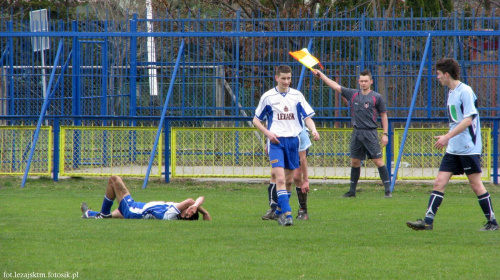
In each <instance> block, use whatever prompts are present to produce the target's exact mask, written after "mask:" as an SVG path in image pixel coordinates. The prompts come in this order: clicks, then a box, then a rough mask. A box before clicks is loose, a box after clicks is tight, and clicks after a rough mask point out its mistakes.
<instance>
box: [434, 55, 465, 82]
mask: <svg viewBox="0 0 500 280" xmlns="http://www.w3.org/2000/svg"><path fill="white" fill-rule="evenodd" d="M437 70H439V71H441V72H443V74H444V73H448V74H450V76H451V77H452V78H453V79H454V80H458V78H459V77H460V65H459V64H458V61H456V60H455V59H453V58H441V59H440V60H438V61H436V71H437Z"/></svg>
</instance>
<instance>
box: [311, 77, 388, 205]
mask: <svg viewBox="0 0 500 280" xmlns="http://www.w3.org/2000/svg"><path fill="white" fill-rule="evenodd" d="M314 74H315V75H316V76H318V77H319V78H320V79H321V80H323V81H324V82H325V84H327V85H328V86H330V87H331V88H332V89H334V90H335V92H337V93H341V94H342V96H343V97H344V98H346V99H347V100H348V101H349V106H350V108H351V124H352V127H353V128H354V131H353V132H352V135H351V143H350V150H351V186H350V189H349V191H348V192H346V193H345V194H344V195H343V197H356V185H357V184H358V180H359V176H360V173H361V172H360V171H361V161H362V160H364V159H365V158H366V157H368V158H369V159H371V160H372V161H373V163H375V165H376V166H377V167H378V171H379V174H380V179H381V180H382V182H383V183H384V190H385V196H384V197H385V198H390V197H392V194H391V180H390V177H389V171H388V170H387V167H386V166H385V164H384V161H383V159H382V149H381V147H380V143H379V139H378V134H377V127H378V126H377V117H378V115H380V118H381V120H382V128H383V130H384V135H383V136H382V145H384V146H385V145H387V143H388V142H389V134H388V126H389V125H388V120H387V109H386V106H385V102H384V100H383V99H382V95H380V94H379V93H377V92H375V91H373V90H372V89H371V86H372V84H373V78H372V74H371V73H370V71H368V70H365V71H362V72H361V73H360V75H359V80H358V82H359V89H350V88H345V87H341V86H340V85H339V84H338V83H337V82H335V81H333V80H331V79H329V78H328V77H327V76H325V74H323V73H322V72H321V71H319V70H315V71H314Z"/></svg>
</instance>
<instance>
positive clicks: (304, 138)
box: [262, 126, 312, 220]
mask: <svg viewBox="0 0 500 280" xmlns="http://www.w3.org/2000/svg"><path fill="white" fill-rule="evenodd" d="M299 141H300V145H299V162H300V167H299V168H297V169H295V170H294V172H293V181H294V183H295V191H296V192H297V198H298V201H299V210H298V211H297V217H296V219H297V220H309V214H308V213H307V193H309V172H308V169H307V166H308V163H307V152H308V151H309V147H311V145H312V143H311V140H310V139H309V132H308V130H307V127H305V126H304V129H303V130H302V132H300V134H299ZM265 149H266V150H267V146H266V148H265ZM288 184H291V182H288V181H287V187H286V188H287V190H288V189H291V186H288ZM267 194H268V198H269V206H270V208H269V209H268V210H267V212H266V214H264V215H263V216H262V220H274V219H276V218H277V216H276V214H275V212H276V207H277V205H278V203H277V201H278V194H277V192H276V178H274V177H271V182H270V183H269V187H268V188H267ZM291 195H292V194H291V193H290V192H289V193H288V198H290V197H291Z"/></svg>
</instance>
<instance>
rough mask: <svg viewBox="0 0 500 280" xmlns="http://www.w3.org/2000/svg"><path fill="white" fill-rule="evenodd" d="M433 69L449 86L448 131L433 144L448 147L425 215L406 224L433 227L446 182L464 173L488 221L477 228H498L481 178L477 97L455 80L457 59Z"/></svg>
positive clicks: (446, 60)
mask: <svg viewBox="0 0 500 280" xmlns="http://www.w3.org/2000/svg"><path fill="white" fill-rule="evenodd" d="M436 71H437V79H438V81H439V82H440V83H441V84H442V85H443V86H446V87H448V88H449V89H450V91H449V92H448V101H447V108H448V118H449V122H450V130H449V132H448V133H447V134H445V135H440V136H436V137H435V138H436V139H437V141H436V143H435V144H434V147H435V148H437V149H442V148H444V147H445V146H446V145H448V147H447V148H446V153H445V155H444V157H443V159H442V161H441V165H440V167H439V173H438V175H437V177H436V179H435V181H434V188H433V191H432V194H431V196H430V198H429V204H428V207H427V212H426V213H425V218H424V219H423V220H422V219H419V220H417V221H415V222H406V225H407V226H408V227H410V228H412V229H414V230H432V229H433V223H434V218H435V216H436V212H437V210H438V208H439V206H440V205H441V202H442V201H443V198H444V191H445V189H446V184H448V181H449V180H450V178H451V176H453V175H459V174H463V173H465V174H466V175H467V178H468V179H469V183H470V186H471V188H472V190H473V191H474V193H475V194H476V195H477V198H478V201H479V206H480V207H481V209H482V210H483V213H484V216H485V217H486V220H487V222H486V224H485V225H484V227H483V228H481V229H480V230H481V231H485V230H498V223H497V221H496V219H495V213H494V212H493V206H492V204H491V198H490V194H489V193H488V191H487V190H486V188H485V187H484V185H483V182H482V181H481V165H480V155H481V148H482V147H481V128H480V122H479V114H478V111H477V107H476V106H477V97H476V95H475V94H474V91H473V90H472V89H471V87H469V86H468V85H466V84H464V83H462V82H461V81H460V80H459V79H458V78H459V73H460V66H459V64H458V62H457V61H456V60H454V59H451V58H443V59H440V60H438V61H437V62H436Z"/></svg>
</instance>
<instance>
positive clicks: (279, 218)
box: [276, 214, 286, 226]
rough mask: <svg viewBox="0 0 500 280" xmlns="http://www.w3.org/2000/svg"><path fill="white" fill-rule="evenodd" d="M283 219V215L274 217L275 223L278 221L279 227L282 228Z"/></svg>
mask: <svg viewBox="0 0 500 280" xmlns="http://www.w3.org/2000/svg"><path fill="white" fill-rule="evenodd" d="M285 219H286V216H285V214H280V215H276V221H278V224H279V225H280V226H284V225H285Z"/></svg>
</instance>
